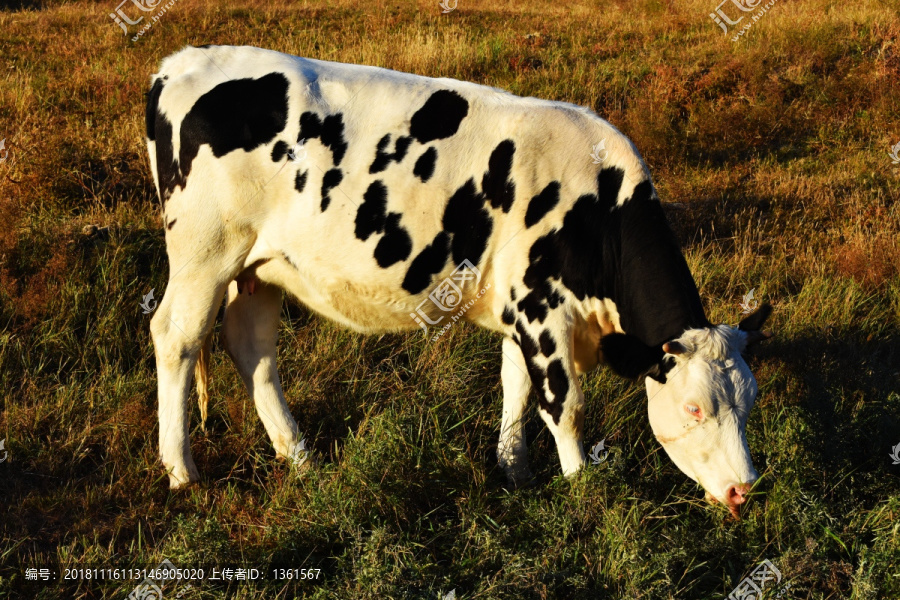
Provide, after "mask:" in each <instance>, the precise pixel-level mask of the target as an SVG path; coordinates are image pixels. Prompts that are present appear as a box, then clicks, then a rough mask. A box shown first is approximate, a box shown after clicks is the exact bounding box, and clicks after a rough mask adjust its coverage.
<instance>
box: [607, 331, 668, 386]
mask: <svg viewBox="0 0 900 600" xmlns="http://www.w3.org/2000/svg"><path fill="white" fill-rule="evenodd" d="M600 351H601V352H602V353H603V361H604V362H605V363H606V364H608V365H609V366H610V368H611V369H612V370H613V371H614V372H615V373H616V374H618V375H620V376H622V377H625V378H627V379H641V378H643V377H647V376H649V377H653V379H656V380H657V381H659V382H660V383H665V382H666V373H668V372H669V371H670V370H671V369H672V367H673V366H674V365H675V360H674V359H673V358H672V357H671V356H670V357H666V356H665V352H663V350H662V345H661V344H660V346H659V347H653V346H648V345H647V344H645V343H644V342H642V341H641V340H640V339H638V338H637V337H636V336H633V335H631V334H627V333H610V334H609V335H605V336H603V337H602V338H600Z"/></svg>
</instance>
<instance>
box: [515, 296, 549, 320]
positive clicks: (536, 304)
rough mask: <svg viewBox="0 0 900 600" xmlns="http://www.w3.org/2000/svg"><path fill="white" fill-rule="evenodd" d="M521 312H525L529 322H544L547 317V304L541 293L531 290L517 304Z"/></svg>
mask: <svg viewBox="0 0 900 600" xmlns="http://www.w3.org/2000/svg"><path fill="white" fill-rule="evenodd" d="M516 306H517V308H518V309H519V312H521V313H524V314H525V317H526V318H527V319H528V321H529V322H533V321H538V322H539V323H543V322H544V319H546V318H547V304H546V302H544V299H543V298H542V297H541V295H540V294H538V293H535V292H530V293H529V294H528V295H527V296H525V297H524V298H522V299H521V300H519V303H518V304H517V305H516Z"/></svg>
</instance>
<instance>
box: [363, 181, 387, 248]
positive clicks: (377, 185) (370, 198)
mask: <svg viewBox="0 0 900 600" xmlns="http://www.w3.org/2000/svg"><path fill="white" fill-rule="evenodd" d="M386 218H387V188H386V187H384V183H383V182H381V181H373V182H372V183H371V184H369V188H368V189H367V190H366V193H365V194H363V203H362V204H360V205H359V208H358V209H357V210H356V238H357V239H359V240H362V241H366V240H367V239H369V236H370V235H372V234H373V233H375V232H377V231H382V230H383V229H384V220H385V219H386Z"/></svg>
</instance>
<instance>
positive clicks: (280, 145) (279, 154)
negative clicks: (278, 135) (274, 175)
mask: <svg viewBox="0 0 900 600" xmlns="http://www.w3.org/2000/svg"><path fill="white" fill-rule="evenodd" d="M287 151H288V145H287V142H285V141H283V140H278V141H277V142H275V146H273V147H272V162H281V160H282V159H283V158H284V157H285V156H286V155H287Z"/></svg>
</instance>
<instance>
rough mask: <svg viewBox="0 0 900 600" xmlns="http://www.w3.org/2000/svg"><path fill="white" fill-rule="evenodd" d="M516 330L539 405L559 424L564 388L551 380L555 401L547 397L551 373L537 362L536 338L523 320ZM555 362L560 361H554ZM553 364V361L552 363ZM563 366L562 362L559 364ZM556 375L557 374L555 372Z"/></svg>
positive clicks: (566, 384)
mask: <svg viewBox="0 0 900 600" xmlns="http://www.w3.org/2000/svg"><path fill="white" fill-rule="evenodd" d="M516 332H517V334H518V336H516V338H515V339H516V342H517V343H518V344H519V347H520V348H521V349H522V356H523V357H524V358H525V366H526V367H527V369H528V376H529V377H530V378H531V385H532V386H533V387H534V389H535V391H536V392H537V397H538V406H540V407H541V409H542V410H544V411H546V412H547V413H548V414H549V415H550V416H551V417H553V422H554V423H557V424H559V417H560V415H561V414H562V407H563V400H564V399H565V393H564V394H563V395H562V396H560V395H559V390H560V389H562V384H560V383H559V382H558V381H553V380H551V381H550V382H549V383H550V391H551V392H552V393H553V395H554V398H555V400H556V401H555V402H550V400H549V399H548V398H547V391H546V390H545V389H544V381H545V380H546V379H547V376H548V374H549V373H546V372H544V369H542V368H541V367H539V366H538V364H537V363H536V362H535V360H534V359H535V357H536V356H537V354H538V345H537V343H536V342H535V341H534V338H533V337H531V336H530V335H528V332H527V331H525V327H524V326H523V325H522V322H521V321H517V322H516ZM554 362H559V361H558V360H557V361H554ZM550 364H551V366H552V365H553V363H550ZM559 366H560V367H562V363H560V365H559ZM554 375H556V374H554ZM563 375H565V370H563ZM565 386H566V388H565V389H566V391H568V386H569V382H568V378H566V381H565Z"/></svg>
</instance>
